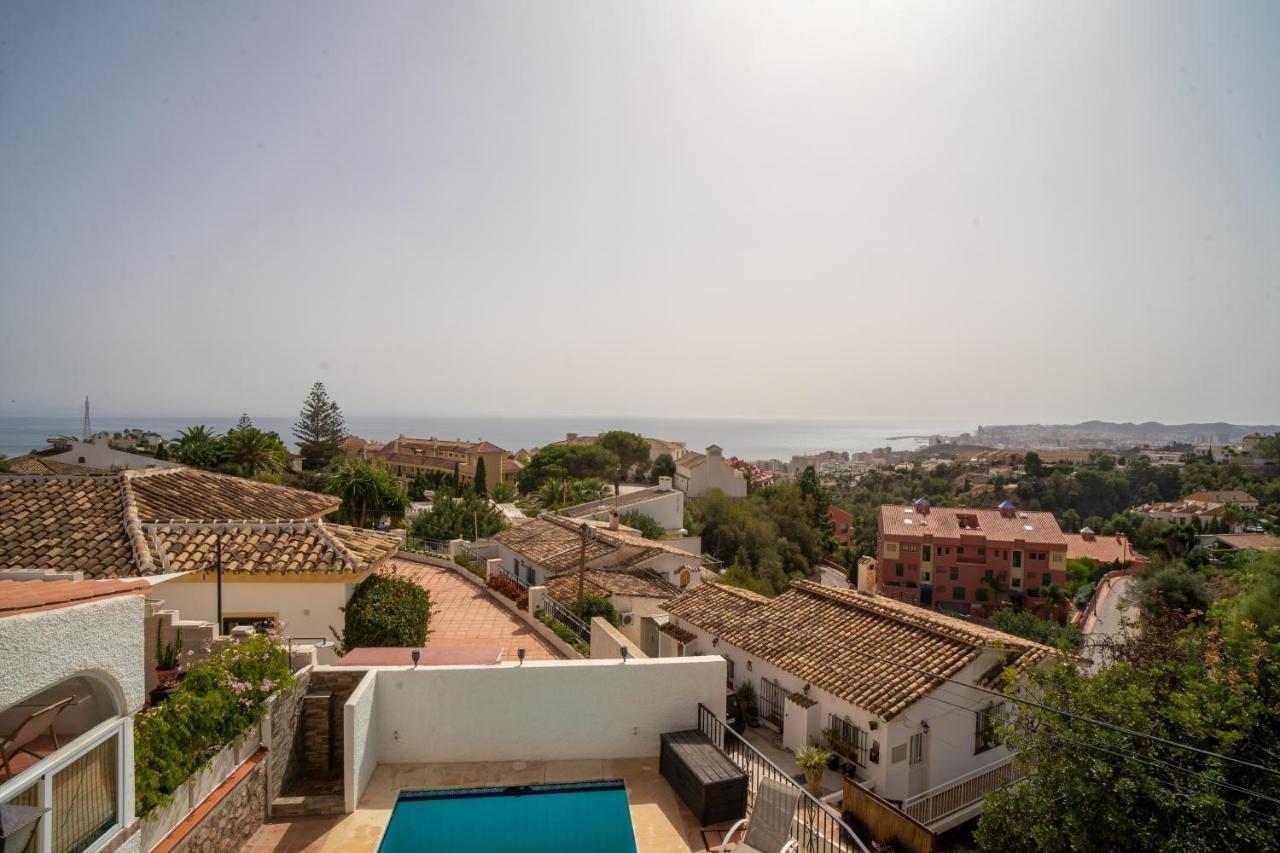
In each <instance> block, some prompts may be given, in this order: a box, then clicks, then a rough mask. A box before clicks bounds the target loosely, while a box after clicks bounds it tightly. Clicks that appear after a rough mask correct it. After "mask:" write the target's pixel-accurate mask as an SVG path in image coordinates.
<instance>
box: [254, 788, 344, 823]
mask: <svg viewBox="0 0 1280 853" xmlns="http://www.w3.org/2000/svg"><path fill="white" fill-rule="evenodd" d="M345 811H346V803H345V802H344V801H343V798H342V796H341V795H339V794H304V795H301V796H281V797H276V798H275V799H274V800H272V802H271V817H272V819H273V820H274V819H276V818H282V817H312V816H315V815H339V814H343V813H344V812H345Z"/></svg>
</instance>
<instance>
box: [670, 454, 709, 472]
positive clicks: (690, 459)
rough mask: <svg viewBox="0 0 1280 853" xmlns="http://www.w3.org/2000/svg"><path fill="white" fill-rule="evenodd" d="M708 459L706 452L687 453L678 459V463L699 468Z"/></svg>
mask: <svg viewBox="0 0 1280 853" xmlns="http://www.w3.org/2000/svg"><path fill="white" fill-rule="evenodd" d="M706 461H707V455H706V454H705V453H696V452H695V453H686V454H685V455H684V456H681V457H680V458H679V459H677V460H676V465H678V466H680V467H682V468H697V467H698V466H699V465H701V464H702V463H703V462H706Z"/></svg>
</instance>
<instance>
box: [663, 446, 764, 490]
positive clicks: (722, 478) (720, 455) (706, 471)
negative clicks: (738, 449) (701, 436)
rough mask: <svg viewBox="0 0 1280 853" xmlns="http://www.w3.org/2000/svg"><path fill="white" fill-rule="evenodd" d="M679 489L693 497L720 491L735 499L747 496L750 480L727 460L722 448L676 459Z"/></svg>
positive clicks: (708, 449) (677, 485) (676, 479)
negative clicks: (748, 481)
mask: <svg viewBox="0 0 1280 853" xmlns="http://www.w3.org/2000/svg"><path fill="white" fill-rule="evenodd" d="M675 486H676V488H677V489H679V490H680V491H682V492H684V493H685V494H686V495H688V496H689V497H691V498H696V497H698V496H699V495H705V494H706V493H707V492H710V491H713V490H717V489H718V490H719V491H721V492H724V493H725V494H726V495H728V496H729V497H731V498H745V497H746V496H747V479H746V477H745V476H744V475H743V473H742V471H739V470H738V469H737V468H734V467H733V466H732V465H730V464H729V463H728V462H726V461H725V458H724V451H722V450H721V449H720V447H719V446H718V445H715V444H712V445H710V446H708V447H707V452H706V453H686V454H685V455H683V456H681V457H680V458H679V459H677V460H676V476H675Z"/></svg>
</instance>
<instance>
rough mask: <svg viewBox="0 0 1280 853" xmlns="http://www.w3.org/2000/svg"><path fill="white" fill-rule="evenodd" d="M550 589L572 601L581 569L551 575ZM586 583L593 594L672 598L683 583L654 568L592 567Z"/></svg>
mask: <svg viewBox="0 0 1280 853" xmlns="http://www.w3.org/2000/svg"><path fill="white" fill-rule="evenodd" d="M545 585H546V587H547V592H549V593H551V595H552V597H553V598H556V599H558V600H559V601H563V602H568V601H572V600H573V599H574V598H575V597H576V596H577V594H578V573H577V572H576V571H568V572H565V573H564V574H560V575H556V576H554V577H550V578H547V580H546V581H545ZM583 586H584V588H585V589H586V591H587V593H588V594H590V595H602V596H611V595H621V596H627V597H631V598H661V599H664V600H665V599H668V598H671V597H672V596H673V595H679V594H680V587H678V586H676V585H675V584H673V583H671V582H669V581H668V580H667V579H666V578H664V577H663V576H662V575H660V574H658V573H657V572H655V571H652V570H651V569H622V570H612V569H588V570H587V571H586V572H584V573H583Z"/></svg>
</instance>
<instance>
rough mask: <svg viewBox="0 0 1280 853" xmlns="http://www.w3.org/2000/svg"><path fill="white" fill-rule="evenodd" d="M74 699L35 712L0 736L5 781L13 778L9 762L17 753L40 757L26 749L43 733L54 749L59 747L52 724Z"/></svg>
mask: <svg viewBox="0 0 1280 853" xmlns="http://www.w3.org/2000/svg"><path fill="white" fill-rule="evenodd" d="M75 699H76V697H75V696H68V697H66V698H65V699H59V700H58V701H57V702H54V703H53V704H52V705H46V706H45V707H43V708H40V709H39V710H37V711H33V712H32V713H31V714H30V715H28V716H27V718H26V719H25V720H23V721H22V722H21V723H19V724H18V725H17V727H15V728H14V730H13V731H12V732H10V733H9V734H0V760H3V762H4V775H5V778H6V779H12V778H13V769H12V768H11V767H10V766H9V760H10V759H11V758H14V757H16V756H17V755H18V753H20V752H25V753H26V754H27V755H30V756H31V757H32V758H35V759H39V758H40V757H41V756H39V755H37V754H36V753H35V752H32V751H31V750H30V749H28V747H29V746H30V745H31V743H32V742H33V741H35V740H36V738H38V737H40V736H41V735H43V734H44V733H46V732H48V734H49V737H50V738H52V739H53V748H54V749H57V748H58V747H59V744H58V735H57V734H56V733H55V732H54V731H53V724H54V722H55V721H56V720H57V719H58V714H60V713H61V712H62V710H63V709H64V708H66V707H67V706H68V705H70V704H71V703H72V702H73V701H75Z"/></svg>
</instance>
